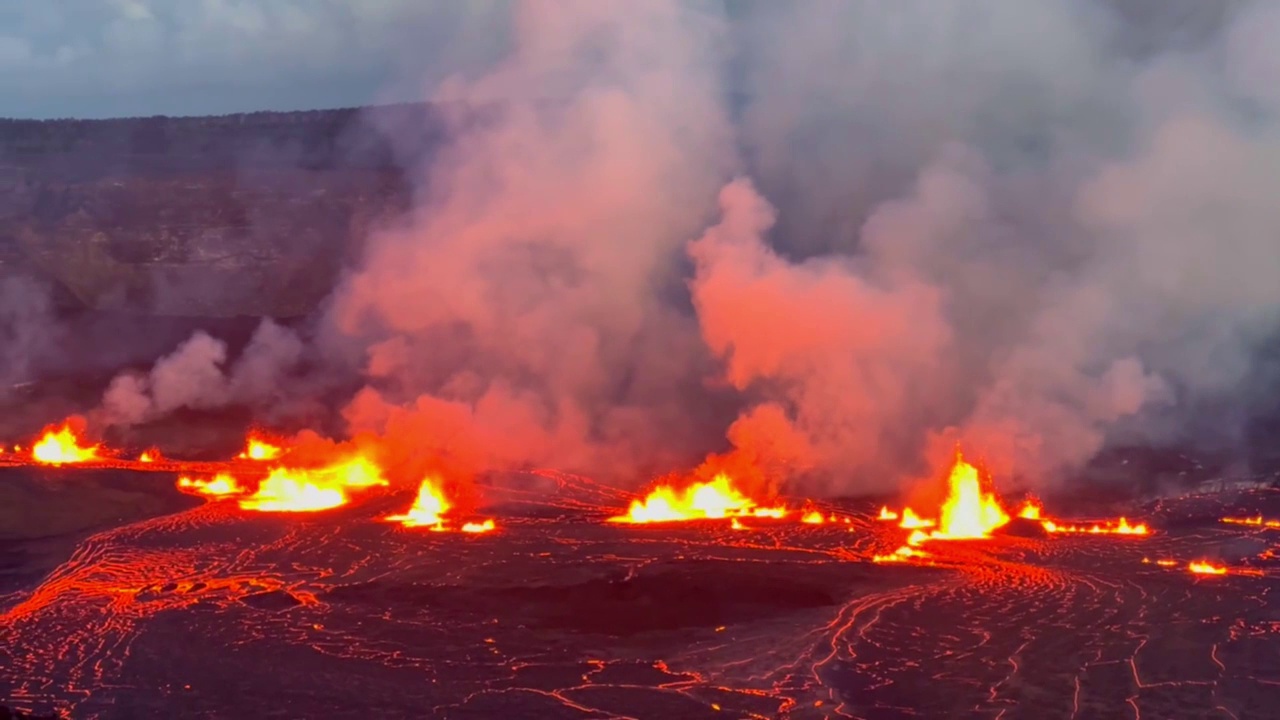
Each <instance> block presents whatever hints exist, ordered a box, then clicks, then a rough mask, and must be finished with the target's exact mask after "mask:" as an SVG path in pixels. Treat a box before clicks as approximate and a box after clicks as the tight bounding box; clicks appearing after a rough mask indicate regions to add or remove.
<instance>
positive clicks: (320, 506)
mask: <svg viewBox="0 0 1280 720" xmlns="http://www.w3.org/2000/svg"><path fill="white" fill-rule="evenodd" d="M386 484H387V481H386V480H385V479H384V478H383V477H382V472H381V470H379V469H378V466H376V465H374V464H373V463H372V462H370V461H369V460H368V459H366V458H364V457H360V456H356V457H354V458H352V459H349V460H346V461H344V462H341V463H338V464H335V465H331V466H328V467H322V468H318V469H302V468H283V467H281V468H276V469H275V470H272V471H271V474H270V475H268V476H267V478H266V479H265V480H263V481H262V483H261V484H260V485H259V486H258V490H257V492H255V493H254V494H252V495H250V496H248V497H244V498H241V500H240V507H241V508H243V509H245V510H258V511H262V512H314V511H317V510H328V509H330V508H335V507H338V506H340V505H345V504H347V502H349V500H350V498H349V497H348V492H349V491H351V490H356V489H364V488H369V487H373V486H376V485H386Z"/></svg>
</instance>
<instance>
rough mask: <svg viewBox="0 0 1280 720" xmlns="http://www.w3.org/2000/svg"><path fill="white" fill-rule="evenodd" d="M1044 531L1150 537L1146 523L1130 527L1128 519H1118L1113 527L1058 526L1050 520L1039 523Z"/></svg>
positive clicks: (1097, 525) (1096, 524) (1103, 525)
mask: <svg viewBox="0 0 1280 720" xmlns="http://www.w3.org/2000/svg"><path fill="white" fill-rule="evenodd" d="M1040 524H1041V525H1042V526H1043V527H1044V529H1045V531H1047V532H1051V533H1088V534H1090V535H1150V534H1151V529H1150V528H1148V527H1147V525H1146V523H1138V524H1137V525H1130V524H1129V521H1128V519H1126V518H1120V520H1119V521H1118V522H1117V523H1116V524H1115V525H1108V524H1106V523H1102V524H1098V523H1094V524H1092V525H1059V524H1058V523H1056V522H1054V521H1052V520H1045V521H1043V522H1041V523H1040Z"/></svg>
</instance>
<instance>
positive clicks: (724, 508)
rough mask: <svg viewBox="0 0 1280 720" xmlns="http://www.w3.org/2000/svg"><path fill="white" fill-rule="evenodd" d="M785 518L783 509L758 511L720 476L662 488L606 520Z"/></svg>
mask: <svg viewBox="0 0 1280 720" xmlns="http://www.w3.org/2000/svg"><path fill="white" fill-rule="evenodd" d="M786 514H787V510H786V508H782V507H757V506H756V504H755V502H754V501H752V500H751V499H750V498H748V497H747V496H745V495H743V494H742V493H740V492H738V491H737V489H735V488H734V487H733V483H732V481H731V480H730V479H729V476H728V475H724V474H721V475H716V476H715V478H714V479H713V480H712V481H711V482H706V483H694V484H693V485H690V486H689V487H687V488H685V489H683V490H677V489H675V488H674V487H671V486H670V485H661V486H659V487H657V488H654V489H653V490H652V491H651V492H650V493H649V494H648V495H646V496H645V497H644V499H642V500H634V501H632V503H631V507H630V508H628V510H627V514H626V515H619V516H617V517H612V518H609V521H610V522H625V523H655V522H678V521H683V520H707V519H722V518H727V517H733V516H750V517H771V518H780V517H783V516H785V515H786Z"/></svg>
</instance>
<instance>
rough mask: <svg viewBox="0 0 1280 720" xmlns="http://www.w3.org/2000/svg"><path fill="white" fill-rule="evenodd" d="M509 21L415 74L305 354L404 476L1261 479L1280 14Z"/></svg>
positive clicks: (1030, 6) (256, 385)
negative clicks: (1242, 475)
mask: <svg viewBox="0 0 1280 720" xmlns="http://www.w3.org/2000/svg"><path fill="white" fill-rule="evenodd" d="M1210 6H1212V8H1211V10H1205V9H1204V8H1209V7H1210ZM502 7H505V6H496V5H495V6H485V8H484V9H483V10H482V11H480V10H478V11H477V12H476V13H475V14H474V15H467V14H466V13H461V14H460V15H464V16H465V17H457V18H455V20H456V22H457V23H458V24H459V28H458V30H459V31H458V33H457V36H458V37H459V38H462V39H463V40H465V39H466V38H474V37H476V36H477V35H484V36H486V37H488V38H489V43H488V44H486V46H485V47H486V52H485V53H481V55H484V57H486V58H487V57H489V50H492V49H493V46H494V45H501V46H503V47H502V49H501V51H497V52H493V53H492V55H493V57H492V58H490V59H489V61H488V62H487V63H486V62H485V61H484V58H482V57H478V56H477V54H476V53H471V54H467V53H461V52H456V53H455V52H451V51H449V50H448V49H447V48H446V49H441V50H440V52H438V53H434V54H433V55H434V56H436V57H439V58H448V57H459V58H462V57H465V61H463V60H459V64H458V66H457V67H455V68H444V67H441V66H440V65H439V64H436V65H433V66H432V67H430V68H424V69H423V72H422V74H421V77H430V78H437V79H438V78H444V79H443V80H439V81H433V82H432V84H431V86H430V87H429V88H427V90H426V92H425V97H426V99H427V100H429V101H431V102H432V103H433V107H435V108H436V109H437V111H438V112H439V113H440V114H442V115H443V116H444V120H445V125H446V130H447V131H446V132H445V133H444V134H445V136H446V139H445V140H444V141H443V144H442V146H441V147H439V148H438V149H437V150H436V151H435V152H433V153H429V154H428V156H429V158H430V160H429V161H428V163H427V164H426V166H424V167H421V168H417V169H416V171H417V176H416V177H417V179H418V183H417V185H416V187H417V193H416V198H415V200H416V202H415V207H414V209H413V211H412V212H411V213H410V214H409V216H408V217H405V218H403V222H401V223H399V224H397V225H396V226H394V227H391V228H388V229H385V230H383V231H381V232H379V233H377V234H376V235H375V236H373V237H371V238H369V239H368V242H367V243H366V252H365V255H364V257H363V260H362V261H361V262H360V263H359V264H358V265H357V266H356V267H353V268H351V269H350V270H349V272H348V273H346V275H345V276H344V278H343V280H342V281H341V283H340V284H339V286H338V288H337V289H336V290H335V292H334V294H333V296H332V297H331V298H330V300H329V301H328V303H327V304H326V306H325V309H324V316H323V318H322V319H321V322H320V328H321V332H320V333H319V335H320V337H321V339H322V342H321V343H320V344H319V346H318V347H316V348H314V350H315V352H316V353H317V355H318V357H320V358H322V359H323V363H322V364H324V365H325V366H326V368H327V370H328V371H334V369H335V368H355V369H356V372H357V374H358V375H359V377H360V379H361V382H360V385H361V386H362V387H361V389H360V390H359V391H358V393H356V394H355V395H354V397H352V398H351V399H350V400H349V402H347V403H346V404H345V406H344V407H343V408H342V410H341V415H342V418H343V420H344V422H345V424H346V427H347V430H348V432H349V434H350V435H351V436H353V437H355V436H360V437H379V438H381V439H382V441H383V442H384V443H385V444H386V446H387V447H386V452H387V453H389V454H390V455H391V456H394V457H395V458H396V461H395V462H396V464H397V466H399V467H404V468H408V470H407V471H406V472H408V473H410V474H412V473H416V472H423V471H426V470H427V469H432V468H434V469H436V470H444V471H447V472H449V473H453V474H456V475H458V476H467V475H470V474H472V473H475V472H478V471H481V470H495V469H511V468H520V467H526V466H530V465H544V464H545V465H555V466H558V467H562V468H567V469H577V470H584V471H588V472H592V473H595V474H597V475H601V476H606V477H613V478H622V479H626V480H629V481H631V482H633V483H635V482H639V481H643V480H645V479H647V478H648V477H649V476H650V475H651V474H652V473H656V472H663V471H670V470H683V471H685V472H690V468H695V467H698V469H697V470H695V471H692V472H694V473H695V474H697V473H713V472H717V471H720V470H726V471H728V472H730V473H732V474H734V475H735V477H737V478H738V479H739V481H740V482H741V483H742V484H743V485H744V487H745V488H747V489H748V490H750V491H751V492H753V493H757V494H762V495H764V494H770V493H773V492H777V491H778V490H779V489H781V488H783V486H784V485H787V484H791V487H793V488H794V489H798V490H801V491H806V492H815V491H826V492H833V493H835V492H856V491H863V490H871V489H876V490H883V489H888V488H891V487H894V486H896V485H897V484H899V483H901V482H902V480H903V479H905V478H911V477H914V476H916V475H918V474H919V473H921V472H925V471H927V470H930V469H932V468H931V466H932V465H933V464H934V463H936V462H940V461H941V460H942V459H943V458H945V457H946V456H947V455H948V454H949V452H950V450H951V449H952V447H953V446H954V444H955V443H957V442H959V443H962V444H963V445H964V447H965V448H966V452H967V453H968V454H970V455H972V456H976V457H979V458H982V459H985V460H986V462H987V463H988V464H989V465H990V466H991V467H992V469H994V470H995V471H996V472H997V473H998V475H999V476H1001V477H1019V478H1021V479H1023V480H1025V481H1028V482H1032V483H1039V484H1046V483H1051V482H1055V481H1059V480H1062V479H1064V478H1068V477H1070V476H1071V475H1072V474H1073V473H1076V472H1077V471H1079V470H1080V468H1081V467H1083V466H1084V465H1085V464H1086V463H1088V462H1089V461H1090V460H1091V459H1092V458H1094V457H1095V456H1096V455H1097V454H1098V453H1099V452H1100V451H1102V450H1104V449H1105V448H1107V447H1108V446H1111V445H1116V444H1121V443H1148V444H1151V443H1154V444H1161V443H1180V444H1183V445H1187V446H1197V445H1198V446H1201V447H1213V448H1216V449H1222V448H1227V449H1231V450H1235V451H1240V450H1242V448H1241V447H1240V443H1241V442H1242V437H1243V433H1242V430H1243V426H1242V423H1243V417H1242V416H1241V414H1240V413H1239V412H1237V411H1234V410H1232V408H1239V407H1241V406H1242V403H1244V401H1245V400H1247V399H1248V398H1250V397H1251V396H1255V395H1257V394H1258V393H1260V392H1266V391H1270V390H1272V389H1273V388H1270V387H1268V388H1258V387H1254V386H1251V384H1250V382H1249V378H1251V377H1254V376H1257V375H1258V374H1259V373H1256V372H1255V368H1256V367H1257V366H1258V363H1259V358H1260V355H1259V353H1260V352H1261V348H1262V347H1263V345H1264V344H1265V343H1266V342H1267V341H1269V340H1270V339H1271V338H1272V336H1273V335H1274V334H1275V331H1276V328H1277V320H1280V318H1278V317H1277V311H1278V310H1280V284H1278V283H1276V282H1275V278H1276V277H1277V273H1280V243H1278V242H1276V239H1275V237H1274V234H1275V232H1276V231H1275V228H1277V227H1280V205H1277V204H1275V203H1274V202H1272V201H1271V196H1272V195H1273V190H1274V188H1273V186H1272V185H1273V183H1275V182H1276V174H1275V169H1276V168H1277V167H1280V123H1278V122H1277V113H1278V112H1280V92H1277V89H1276V86H1275V83H1274V78H1275V76H1276V72H1275V70H1276V69H1277V68H1280V50H1277V49H1276V44H1275V43H1273V42H1270V41H1269V38H1271V37H1273V35H1274V33H1275V31H1280V12H1278V11H1277V10H1276V9H1275V8H1274V7H1271V6H1269V5H1267V4H1263V3H1252V4H1247V3H1245V4H1242V3H1236V4H1225V3H1205V2H1196V3H1187V2H1164V3H1142V4H1134V3H1129V4H1120V3H1114V2H1108V1H1104V0H1089V1H1086V2H1074V1H1068V0H1050V1H1047V2H1038V3H988V2H978V1H977V0H957V2H951V3H946V4H938V3H928V2H865V3H849V2H840V1H839V0H797V2H791V3H776V2H736V3H727V4H726V3H720V2H714V1H712V0H707V1H702V2H699V1H697V0H689V1H680V0H652V1H650V2H643V3H637V2H621V1H611V0H598V1H593V2H570V3H567V4H566V3H564V2H557V3H550V2H546V1H542V0H529V1H527V2H520V3H515V4H513V5H512V6H511V9H510V12H509V13H504V12H502ZM455 14H457V13H455ZM442 17H443V16H442ZM490 26H491V27H490ZM486 29H487V30H488V31H489V32H486ZM464 30H465V32H464ZM449 35H450V33H448V32H441V33H440V36H441V37H445V36H449ZM450 69H452V70H453V72H448V70H450ZM387 130H388V131H389V132H394V133H396V134H398V135H400V136H401V137H400V138H398V139H400V140H403V141H404V142H403V143H400V144H402V145H404V146H406V147H408V146H413V145H414V142H413V138H412V137H410V136H411V135H412V134H413V133H414V132H415V130H414V129H413V128H409V127H396V128H388V129H387ZM422 132H423V133H427V132H431V133H436V132H438V126H435V127H433V128H432V129H430V130H428V129H425V128H424V129H422ZM393 144H394V143H393ZM311 351H312V348H304V347H303V346H302V345H301V344H300V342H299V341H298V339H297V338H296V337H295V336H293V335H292V334H289V333H287V332H283V331H280V330H279V329H278V328H275V326H273V325H270V324H265V325H264V326H263V328H261V329H260V330H259V333H258V336H257V337H256V338H255V340H254V343H253V344H252V345H251V346H250V348H249V349H247V350H246V351H245V352H244V353H243V354H242V355H241V356H240V357H238V358H237V359H236V360H235V361H234V363H232V364H231V365H230V367H228V360H229V359H228V356H227V351H226V348H225V347H224V346H222V345H221V343H220V342H219V341H217V340H215V339H213V338H211V337H208V336H201V335H197V336H195V337H192V338H191V339H190V340H189V341H188V342H187V343H186V344H185V345H183V346H182V347H181V348H179V349H178V350H177V351H175V352H174V353H173V354H172V355H170V356H168V357H166V358H164V359H163V360H161V361H160V362H158V363H157V364H156V365H155V367H154V368H152V369H151V371H150V372H149V373H148V374H146V375H123V376H121V377H119V378H117V379H116V381H115V382H114V383H113V384H112V387H111V389H110V390H109V391H108V393H107V397H106V399H105V400H104V407H105V409H106V412H107V414H108V415H109V416H110V417H111V418H113V420H112V421H113V422H118V423H126V424H127V423H136V422H142V421H145V420H147V419H153V418H155V417H158V416H163V415H164V414H165V413H167V412H171V411H172V410H174V409H177V408H180V407H191V408H200V407H209V406H212V405H214V404H217V403H226V402H242V403H249V404H254V403H256V404H258V405H266V404H270V403H271V402H273V401H282V400H283V399H284V396H286V395H288V394H289V392H290V390H289V388H291V387H300V386H299V385H297V384H296V381H297V377H296V375H297V372H298V371H297V366H298V365H299V358H300V357H302V356H303V355H305V354H307V353H309V352H311ZM699 463H702V465H701V467H699ZM796 484H800V485H799V486H797V485H796Z"/></svg>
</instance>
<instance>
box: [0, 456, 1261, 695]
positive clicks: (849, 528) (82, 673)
mask: <svg viewBox="0 0 1280 720" xmlns="http://www.w3.org/2000/svg"><path fill="white" fill-rule="evenodd" d="M0 472H2V473H4V474H5V475H6V478H5V480H6V484H5V488H6V491H7V492H9V493H10V496H9V497H8V498H7V499H8V500H12V501H15V502H23V503H28V507H36V506H37V504H39V503H60V504H61V505H62V506H63V507H64V508H65V507H66V506H68V504H72V505H74V504H80V505H82V506H83V512H84V513H90V514H92V513H97V515H95V516H94V519H93V522H94V523H97V524H99V526H102V525H103V524H105V525H106V526H107V527H108V529H105V530H99V531H97V532H96V533H95V534H90V535H87V536H86V535H84V534H81V535H74V534H68V533H66V532H64V533H63V534H62V535H59V534H58V533H59V532H61V531H60V530H59V529H58V528H56V527H52V526H48V527H49V529H50V532H48V533H45V534H44V535H45V536H43V537H38V538H37V536H38V535H41V533H37V532H33V531H31V528H29V527H26V528H24V525H23V521H22V520H21V519H19V518H16V516H7V517H6V523H7V524H8V528H9V531H8V535H9V537H10V539H9V540H6V541H5V545H4V547H5V553H4V555H3V556H2V557H0V562H3V567H2V568H0V569H2V570H3V573H4V574H3V576H0V578H2V581H3V582H4V583H5V584H4V586H3V587H2V588H0V590H3V592H5V593H6V594H4V595H0V623H3V628H4V635H5V642H4V643H2V644H0V700H2V701H3V702H4V703H6V704H8V705H9V706H10V707H12V708H15V709H17V710H20V711H27V712H39V713H50V712H59V713H65V714H67V715H69V716H71V717H75V718H95V717H101V718H129V717H133V718H136V717H197V718H199V717H205V718H214V717H440V718H469V717H476V718H481V717H510V718H515V717H538V718H703V717H705V718H774V717H795V718H809V717H813V718H818V717H856V718H898V717H903V718H906V717H962V718H1019V717H1036V718H1112V717H1120V718H1123V717H1144V718H1157V719H1158V718H1181V717H1186V718H1212V717H1221V718H1262V717H1273V716H1274V715H1273V713H1274V709H1275V708H1276V707H1280V705H1277V703H1280V615H1278V614H1277V610H1276V608H1275V604H1274V603H1275V601H1274V599H1273V596H1274V592H1275V588H1276V581H1275V578H1276V575H1275V573H1276V572H1277V568H1276V561H1275V559H1274V553H1275V552H1276V548H1277V544H1278V543H1277V541H1278V540H1280V530H1278V529H1277V528H1276V527H1274V526H1271V527H1269V526H1268V524H1267V520H1268V519H1272V518H1277V517H1280V492H1276V491H1265V490H1256V491H1250V492H1247V493H1244V494H1238V495H1232V496H1231V497H1230V502H1229V503H1227V502H1225V501H1224V500H1223V499H1222V498H1221V497H1219V496H1192V497H1187V498H1181V499H1177V500H1166V501H1163V502H1161V503H1158V504H1155V505H1153V506H1148V507H1146V508H1139V509H1135V510H1138V511H1139V512H1140V516H1141V517H1142V518H1143V519H1144V520H1145V521H1147V522H1149V523H1150V524H1151V526H1152V532H1151V534H1149V535H1146V536H1116V535H1112V534H1104V533H1089V532H1082V533H1066V534H1044V533H1034V532H1027V533H1022V532H1017V531H1015V530H1014V529H1013V527H1014V526H1019V527H1021V526H1022V525H1025V523H1023V524H1022V525H1019V524H1018V523H1010V529H1009V531H1008V532H1006V533H997V534H996V536H995V537H992V538H989V539H982V540H972V541H967V540H957V541H948V542H929V543H927V544H926V545H925V551H926V553H927V555H926V556H925V557H923V558H914V559H907V561H905V562H872V561H871V559H872V558H873V557H874V556H876V555H885V554H891V553H892V552H893V551H894V549H895V548H896V547H898V546H900V545H901V544H902V543H903V540H904V537H905V536H906V533H907V531H906V530H904V529H903V528H901V527H900V526H899V523H897V522H889V521H885V520H882V519H879V517H878V511H879V510H880V508H879V506H874V505H873V504H872V503H870V502H867V503H865V504H862V503H854V502H849V503H834V504H830V505H821V506H817V510H816V511H815V513H816V514H815V515H814V516H813V518H811V520H812V521H811V522H801V521H800V520H799V519H798V518H797V517H791V518H784V519H775V518H770V517H747V518H742V519H740V520H739V519H735V520H733V521H731V520H729V519H724V520H706V521H697V522H688V523H671V524H668V523H656V524H650V525H630V524H620V523H609V522H606V519H607V518H608V517H609V516H611V515H613V514H616V513H617V512H618V511H619V510H620V509H621V508H625V507H626V505H627V503H628V502H629V501H630V500H631V499H632V498H631V496H630V495H627V494H625V493H621V492H617V491H614V490H611V489H608V488H605V487H603V486H600V485H598V484H595V483H592V482H590V481H588V480H586V479H584V478H579V477H575V476H570V475H564V474H558V473H541V474H530V475H528V476H519V477H513V478H510V479H507V480H505V481H503V482H502V483H498V484H495V485H494V486H493V487H490V488H487V491H486V496H487V498H488V502H487V505H486V510H488V511H491V515H493V516H494V517H496V518H497V527H496V529H495V530H493V531H490V532H482V533H474V534H468V533H458V532H433V531H432V530H431V529H430V528H428V527H418V528H408V527H403V526H401V525H398V524H393V523H387V522H383V521H381V519H382V518H384V517H385V516H386V515H387V514H388V513H392V512H397V511H400V510H403V507H404V505H405V503H406V502H408V501H409V500H411V499H412V498H407V497H404V496H403V495H404V494H403V493H397V494H390V495H381V496H377V495H375V496H371V497H369V498H368V499H367V500H365V501H363V502H357V503H353V504H350V505H347V506H343V507H340V508H337V509H334V510H330V511H324V512H316V513H305V514H296V513H295V514H289V513H282V514H272V513H255V512H246V511H244V510H242V509H241V508H239V507H238V506H237V504H236V503H234V502H231V501H227V500H222V501H212V502H207V503H206V502H203V501H201V500H198V499H195V498H190V497H186V496H181V495H178V494H177V493H174V492H173V488H172V485H171V484H168V483H166V482H164V481H163V480H162V479H161V477H162V476H161V475H159V474H154V473H153V474H143V473H133V472H128V471H123V470H113V469H104V470H96V471H81V472H78V473H75V474H72V473H70V471H67V470H58V469H46V468H35V467H25V468H9V469H2V470H0ZM144 501H145V502H144ZM112 503H117V504H118V508H125V507H129V508H133V510H132V511H131V512H132V513H133V514H132V516H130V515H129V514H128V513H125V512H124V511H123V510H119V509H118V508H117V506H114V505H112ZM10 507H16V505H15V504H14V503H12V502H11V503H10ZM138 508H143V509H142V510H138ZM37 514H38V513H37ZM28 516H30V513H28ZM99 516H100V517H99ZM1137 516H1139V514H1138V513H1135V517H1137ZM1224 517H1225V518H1230V519H1234V520H1236V522H1224V521H1223V518H1224ZM28 519H30V523H28V524H29V525H30V524H33V523H34V524H40V523H45V525H42V527H44V526H47V523H46V522H45V521H44V520H40V519H39V518H35V519H32V518H30V517H29V518H28ZM817 519H821V520H822V521H821V522H817V521H816V520H817ZM23 532H25V533H26V534H25V536H24V537H23V538H22V539H18V536H19V535H22V533H23ZM68 532H69V531H68ZM1021 535H1028V537H1022V536H1021ZM1192 562H1205V563H1208V567H1209V568H1217V569H1222V570H1225V573H1224V574H1215V573H1212V572H1209V573H1195V572H1191V570H1190V569H1189V565H1190V563H1192Z"/></svg>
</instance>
